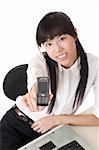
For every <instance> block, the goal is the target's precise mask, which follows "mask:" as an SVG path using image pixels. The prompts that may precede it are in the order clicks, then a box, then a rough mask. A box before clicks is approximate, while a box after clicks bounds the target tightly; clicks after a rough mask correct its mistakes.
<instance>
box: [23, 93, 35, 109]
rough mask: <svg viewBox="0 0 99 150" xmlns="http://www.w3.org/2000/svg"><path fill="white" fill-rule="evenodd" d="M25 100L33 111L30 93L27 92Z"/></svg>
mask: <svg viewBox="0 0 99 150" xmlns="http://www.w3.org/2000/svg"><path fill="white" fill-rule="evenodd" d="M23 98H24V102H25V103H26V105H27V107H28V108H29V109H30V110H31V111H33V106H32V103H31V98H30V95H29V93H27V94H26V95H25V96H24V97H23Z"/></svg>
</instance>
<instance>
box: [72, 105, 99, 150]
mask: <svg viewBox="0 0 99 150" xmlns="http://www.w3.org/2000/svg"><path fill="white" fill-rule="evenodd" d="M92 111H93V107H91V108H89V109H88V110H87V111H84V112H83V113H82V114H90V113H91V112H92ZM72 128H73V129H74V130H75V131H76V132H77V133H78V134H79V135H80V136H81V137H83V138H84V139H85V140H86V141H87V142H88V143H89V144H90V145H92V146H93V147H94V148H95V149H94V150H99V126H72Z"/></svg>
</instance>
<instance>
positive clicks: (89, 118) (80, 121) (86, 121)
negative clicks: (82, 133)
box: [57, 114, 99, 126]
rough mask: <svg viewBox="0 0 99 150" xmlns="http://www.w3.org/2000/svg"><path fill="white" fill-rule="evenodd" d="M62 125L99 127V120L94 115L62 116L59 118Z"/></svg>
mask: <svg viewBox="0 0 99 150" xmlns="http://www.w3.org/2000/svg"><path fill="white" fill-rule="evenodd" d="M57 120H58V121H59V123H60V124H69V125H79V126H82V125H83V126H84V125H85V126H89V125H99V119H98V118H97V117H96V116H95V115H93V114H84V115H83V114H80V115H60V116H57Z"/></svg>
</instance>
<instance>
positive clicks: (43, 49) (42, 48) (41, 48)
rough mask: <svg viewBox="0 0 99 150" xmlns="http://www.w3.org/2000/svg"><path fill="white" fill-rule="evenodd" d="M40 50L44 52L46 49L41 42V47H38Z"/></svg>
mask: <svg viewBox="0 0 99 150" xmlns="http://www.w3.org/2000/svg"><path fill="white" fill-rule="evenodd" d="M39 50H40V52H46V49H45V48H44V46H43V44H41V47H39Z"/></svg>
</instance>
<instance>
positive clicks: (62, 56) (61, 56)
mask: <svg viewBox="0 0 99 150" xmlns="http://www.w3.org/2000/svg"><path fill="white" fill-rule="evenodd" d="M65 56H66V54H63V55H60V56H58V58H59V59H61V58H64V57H65Z"/></svg>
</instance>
